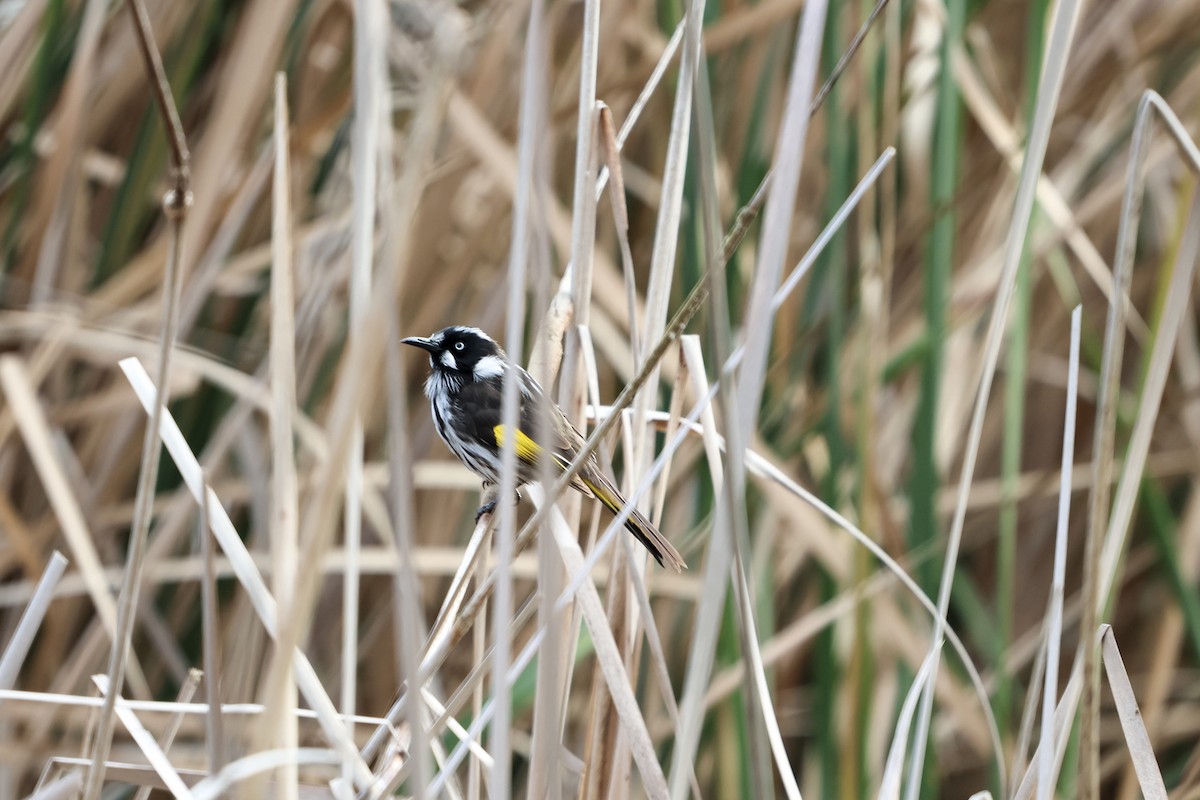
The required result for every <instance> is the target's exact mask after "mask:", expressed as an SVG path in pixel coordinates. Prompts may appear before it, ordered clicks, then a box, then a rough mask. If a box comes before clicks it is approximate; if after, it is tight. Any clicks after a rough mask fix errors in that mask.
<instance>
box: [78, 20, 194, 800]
mask: <svg viewBox="0 0 1200 800" xmlns="http://www.w3.org/2000/svg"><path fill="white" fill-rule="evenodd" d="M128 4H129V10H130V12H131V13H132V14H133V20H134V25H135V28H136V31H137V36H136V37H135V38H136V39H137V42H138V46H139V49H140V51H141V53H142V59H143V61H144V62H145V66H146V71H147V73H148V77H149V78H150V83H151V88H152V89H153V92H154V97H155V101H156V105H157V107H158V110H159V114H160V115H161V117H162V121H163V127H164V128H165V129H166V132H167V140H168V142H169V143H170V151H171V159H172V171H173V173H174V174H173V179H174V181H173V183H174V185H173V186H172V188H171V189H170V190H169V191H168V192H167V194H166V196H165V197H164V198H163V203H162V207H163V216H164V217H165V218H166V220H167V226H168V233H167V235H168V237H169V238H170V243H169V246H168V252H167V262H166V266H165V270H164V275H163V289H162V308H163V326H162V340H161V342H160V346H159V352H158V374H157V375H156V378H157V380H158V385H159V391H160V392H161V393H162V396H161V397H160V398H159V402H157V403H155V404H154V408H153V409H152V410H151V412H150V418H149V420H148V421H147V424H146V433H145V435H144V437H143V439H142V460H141V466H140V471H139V473H138V482H137V494H136V496H135V500H134V512H133V525H132V527H131V529H130V533H129V549H128V552H127V555H126V562H125V579H124V581H123V582H122V584H121V594H120V598H119V600H118V607H117V632H116V637H115V638H114V640H113V643H112V650H111V652H110V656H109V662H108V679H109V684H110V686H111V687H112V689H111V691H108V692H106V693H105V694H104V705H103V706H102V707H101V710H100V720H99V726H98V728H97V730H96V740H95V744H94V747H93V750H92V754H91V755H92V763H91V766H90V767H89V768H88V775H87V781H86V782H85V785H84V793H83V796H84V798H85V800H98V798H99V797H100V790H101V787H102V786H103V785H104V770H105V765H106V762H107V761H108V754H109V752H110V750H111V748H112V734H113V723H114V712H115V704H116V698H117V696H118V695H119V694H120V693H121V687H122V686H123V685H124V682H125V666H126V661H127V658H128V654H129V648H130V646H131V645H130V638H131V636H132V634H133V620H134V617H135V615H136V611H137V605H138V602H137V601H138V593H139V590H140V588H141V577H142V575H141V573H142V566H143V563H144V560H145V551H146V539H147V538H148V536H149V533H150V521H151V518H152V516H153V506H154V482H155V480H156V479H157V478H158V464H159V459H160V456H161V454H162V445H161V444H160V442H159V438H158V428H159V424H160V422H161V420H162V409H163V406H164V405H166V403H167V400H168V397H167V392H168V390H169V386H170V374H171V372H170V370H171V351H172V350H173V349H174V346H175V335H176V325H177V316H178V308H179V287H180V284H181V280H180V275H181V274H182V273H183V265H182V264H181V263H180V262H181V260H182V257H183V253H182V250H183V231H184V225H185V224H186V222H187V212H188V208H189V207H190V206H191V203H192V195H191V169H190V160H191V156H190V154H189V152H188V148H187V139H186V138H185V136H184V132H183V125H182V124H181V123H180V121H179V112H178V110H177V109H176V107H175V99H174V97H173V96H172V94H171V86H170V84H169V83H168V82H167V77H166V72H165V70H164V69H163V65H162V57H161V56H160V55H159V52H158V47H157V46H156V45H155V44H154V33H153V31H152V30H151V27H150V18H149V16H148V15H147V13H146V8H145V6H144V5H143V3H142V0H128Z"/></svg>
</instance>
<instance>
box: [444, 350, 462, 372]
mask: <svg viewBox="0 0 1200 800" xmlns="http://www.w3.org/2000/svg"><path fill="white" fill-rule="evenodd" d="M442 366H443V367H445V368H446V369H458V362H457V361H455V360H454V356H452V355H450V351H449V350H447V351H446V352H444V353H442Z"/></svg>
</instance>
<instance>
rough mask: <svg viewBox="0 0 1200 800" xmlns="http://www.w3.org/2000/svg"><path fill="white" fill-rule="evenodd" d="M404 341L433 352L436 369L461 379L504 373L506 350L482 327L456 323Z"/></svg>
mask: <svg viewBox="0 0 1200 800" xmlns="http://www.w3.org/2000/svg"><path fill="white" fill-rule="evenodd" d="M400 341H401V342H403V343H404V344H408V345H412V346H413V347H419V348H421V349H422V350H424V351H426V352H427V353H429V366H430V367H431V368H432V369H433V371H434V372H440V373H443V374H447V375H451V376H453V377H455V378H458V379H459V380H462V379H466V378H473V379H475V380H477V381H478V380H486V379H487V378H495V377H498V376H500V375H502V374H503V373H504V351H503V350H501V349H500V345H498V344H496V342H495V341H494V340H493V339H492V337H490V336H488V335H487V334H486V333H484V332H483V331H481V330H479V329H478V328H468V327H465V326H462V325H452V326H451V327H449V328H443V329H442V330H440V331H438V332H437V333H435V334H433V335H432V336H429V337H428V338H426V337H424V336H410V337H409V338H407V339H401V340H400Z"/></svg>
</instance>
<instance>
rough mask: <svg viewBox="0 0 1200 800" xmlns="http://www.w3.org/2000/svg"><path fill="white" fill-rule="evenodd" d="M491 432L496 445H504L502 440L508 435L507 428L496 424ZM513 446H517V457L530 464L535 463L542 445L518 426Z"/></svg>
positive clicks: (540, 452)
mask: <svg viewBox="0 0 1200 800" xmlns="http://www.w3.org/2000/svg"><path fill="white" fill-rule="evenodd" d="M492 434H493V435H494V436H495V437H496V446H497V447H504V440H505V438H506V436H507V435H508V431H507V429H506V428H505V427H504V426H503V425H497V426H496V427H494V428H492ZM515 447H516V448H517V458H519V459H521V460H522V461H527V462H529V463H531V464H533V463H536V462H537V459H538V456H540V455H541V454H542V446H541V445H539V444H538V443H537V442H535V441H534V440H533V439H531V438H529V435H528V434H526V433H525V432H524V431H522V430H520V429H519V428H518V429H517V441H516V444H515Z"/></svg>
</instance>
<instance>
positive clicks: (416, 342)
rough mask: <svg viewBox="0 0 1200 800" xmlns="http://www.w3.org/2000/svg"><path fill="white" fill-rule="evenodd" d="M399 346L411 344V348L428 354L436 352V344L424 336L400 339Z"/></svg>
mask: <svg viewBox="0 0 1200 800" xmlns="http://www.w3.org/2000/svg"><path fill="white" fill-rule="evenodd" d="M400 344H411V345H412V346H413V347H419V348H421V349H422V350H428V351H429V352H430V353H436V352H437V351H438V346H437V343H436V342H434V341H433V339H426V338H425V337H424V336H410V337H408V338H407V339H401V340H400Z"/></svg>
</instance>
